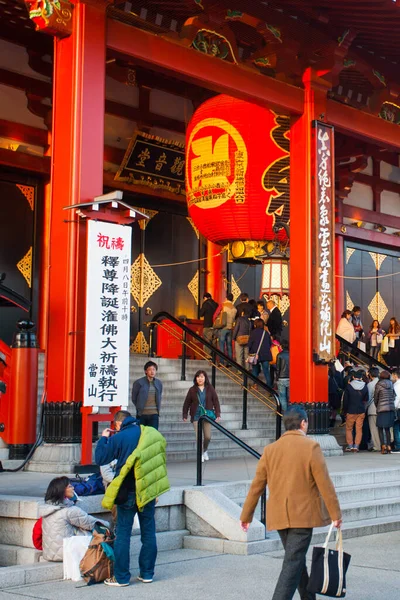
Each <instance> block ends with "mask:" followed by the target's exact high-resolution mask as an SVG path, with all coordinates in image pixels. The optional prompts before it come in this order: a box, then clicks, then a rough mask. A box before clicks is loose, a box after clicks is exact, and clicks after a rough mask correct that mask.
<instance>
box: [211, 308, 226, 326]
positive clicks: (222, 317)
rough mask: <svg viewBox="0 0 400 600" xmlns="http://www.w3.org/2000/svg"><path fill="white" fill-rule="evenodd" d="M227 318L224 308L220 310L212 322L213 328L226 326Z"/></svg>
mask: <svg viewBox="0 0 400 600" xmlns="http://www.w3.org/2000/svg"><path fill="white" fill-rule="evenodd" d="M227 320H228V314H227V312H226V311H225V310H221V311H220V312H219V313H218V315H217V317H216V319H215V321H214V323H213V327H214V329H223V328H224V327H226V323H227Z"/></svg>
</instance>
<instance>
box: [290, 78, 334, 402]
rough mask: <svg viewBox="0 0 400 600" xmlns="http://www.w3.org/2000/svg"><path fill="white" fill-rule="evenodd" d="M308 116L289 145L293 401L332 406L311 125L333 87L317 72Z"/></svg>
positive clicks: (307, 83) (308, 85) (307, 84)
mask: <svg viewBox="0 0 400 600" xmlns="http://www.w3.org/2000/svg"><path fill="white" fill-rule="evenodd" d="M303 83H304V88H305V98H304V112H303V115H302V116H301V117H298V118H296V119H295V120H294V121H293V124H292V128H291V134H290V135H291V140H290V151H291V154H290V224H291V227H290V262H291V265H290V297H291V299H292V300H291V305H290V401H291V402H296V403H299V402H304V403H313V402H327V401H328V373H327V367H326V366H323V365H316V364H315V363H314V362H313V360H312V351H313V347H312V323H313V306H312V284H313V272H312V244H313V229H312V209H313V207H312V186H313V179H312V121H313V120H314V119H318V120H320V121H324V120H325V115H326V93H327V89H328V88H329V84H327V83H326V82H324V81H323V80H321V79H320V78H319V77H318V76H317V74H316V73H315V72H314V71H313V70H312V69H310V68H309V69H307V70H306V72H305V74H304V76H303Z"/></svg>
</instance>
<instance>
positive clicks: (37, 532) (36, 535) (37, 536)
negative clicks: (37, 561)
mask: <svg viewBox="0 0 400 600" xmlns="http://www.w3.org/2000/svg"><path fill="white" fill-rule="evenodd" d="M42 522H43V518H42V517H40V519H38V520H37V521H36V523H35V524H34V526H33V529H32V542H33V545H34V546H35V548H36V550H43V531H42Z"/></svg>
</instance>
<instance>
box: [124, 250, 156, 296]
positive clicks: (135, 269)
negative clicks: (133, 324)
mask: <svg viewBox="0 0 400 600" xmlns="http://www.w3.org/2000/svg"><path fill="white" fill-rule="evenodd" d="M161 285H162V281H161V279H160V278H159V277H158V275H157V273H156V272H155V271H154V270H153V269H152V267H151V266H150V264H149V262H148V260H147V258H146V257H145V255H144V254H139V256H138V257H137V259H136V260H135V262H134V263H133V265H132V266H131V294H132V296H133V298H134V300H135V302H136V303H137V305H138V306H139V307H143V306H144V305H145V303H146V302H147V301H148V299H149V298H151V296H152V295H153V294H154V292H155V291H156V290H158V288H159V287H160V286H161Z"/></svg>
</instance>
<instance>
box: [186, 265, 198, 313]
mask: <svg viewBox="0 0 400 600" xmlns="http://www.w3.org/2000/svg"><path fill="white" fill-rule="evenodd" d="M188 288H189V292H190V293H191V294H192V296H193V298H194V301H195V302H196V304H197V305H198V304H199V272H198V271H196V273H195V274H194V275H193V277H192V279H191V280H190V282H189V284H188Z"/></svg>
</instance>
